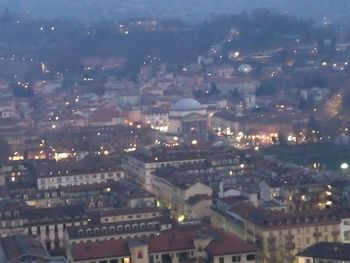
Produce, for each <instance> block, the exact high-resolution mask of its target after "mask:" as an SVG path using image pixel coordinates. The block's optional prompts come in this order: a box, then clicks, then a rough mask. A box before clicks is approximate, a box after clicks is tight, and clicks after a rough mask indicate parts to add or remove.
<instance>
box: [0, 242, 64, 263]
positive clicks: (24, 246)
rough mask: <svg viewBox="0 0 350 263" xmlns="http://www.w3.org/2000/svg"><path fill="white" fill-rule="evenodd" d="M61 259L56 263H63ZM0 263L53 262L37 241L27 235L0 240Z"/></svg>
mask: <svg viewBox="0 0 350 263" xmlns="http://www.w3.org/2000/svg"><path fill="white" fill-rule="evenodd" d="M62 260H63V259H61V260H60V261H56V262H64V261H62ZM0 262H3V263H20V262H42V263H45V262H53V259H52V258H51V256H50V255H49V253H48V252H47V250H46V249H45V248H44V247H43V245H42V244H41V243H40V241H39V240H37V239H35V238H34V237H33V236H29V235H14V236H9V237H4V238H1V239H0Z"/></svg>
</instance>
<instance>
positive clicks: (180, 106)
mask: <svg viewBox="0 0 350 263" xmlns="http://www.w3.org/2000/svg"><path fill="white" fill-rule="evenodd" d="M201 109H203V106H202V105H201V104H200V103H199V102H198V101H196V100H195V99H191V98H187V99H181V100H178V101H177V102H176V103H175V104H174V105H173V106H172V107H171V110H174V111H191V110H201Z"/></svg>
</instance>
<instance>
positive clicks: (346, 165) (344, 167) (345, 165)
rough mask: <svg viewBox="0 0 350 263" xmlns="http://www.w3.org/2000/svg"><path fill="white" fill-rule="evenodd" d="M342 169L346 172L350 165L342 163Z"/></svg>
mask: <svg viewBox="0 0 350 263" xmlns="http://www.w3.org/2000/svg"><path fill="white" fill-rule="evenodd" d="M340 168H341V169H342V170H346V169H348V168H349V164H348V163H342V164H341V165H340Z"/></svg>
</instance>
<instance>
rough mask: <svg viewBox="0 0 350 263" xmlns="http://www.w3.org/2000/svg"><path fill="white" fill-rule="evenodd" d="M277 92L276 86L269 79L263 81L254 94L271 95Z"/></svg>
mask: <svg viewBox="0 0 350 263" xmlns="http://www.w3.org/2000/svg"><path fill="white" fill-rule="evenodd" d="M277 92H278V87H277V85H276V84H275V83H273V82H271V81H263V82H262V83H261V84H260V86H259V87H258V88H257V89H256V92H255V95H256V96H271V95H274V94H276V93H277Z"/></svg>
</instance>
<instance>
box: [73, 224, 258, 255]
mask: <svg viewBox="0 0 350 263" xmlns="http://www.w3.org/2000/svg"><path fill="white" fill-rule="evenodd" d="M196 238H206V239H209V245H208V246H207V247H206V248H204V249H205V251H207V252H208V253H210V254H211V255H227V254H240V253H256V251H257V250H256V249H255V247H253V246H252V245H249V244H248V243H246V242H244V241H243V240H240V239H238V238H237V237H235V236H233V235H230V234H227V233H225V232H223V231H221V230H217V229H214V228H212V227H209V226H206V225H196V226H180V227H177V228H173V229H171V230H167V231H163V232H160V234H159V235H156V236H152V237H145V238H143V239H129V240H125V239H121V240H119V239H118V240H107V241H103V242H90V243H79V244H73V245H72V255H73V259H74V260H75V261H86V260H93V259H102V258H112V257H123V256H130V251H129V248H128V247H129V245H132V244H134V243H142V244H146V245H148V253H149V254H154V253H161V252H166V251H183V250H190V249H194V248H195V247H194V239H196Z"/></svg>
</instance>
